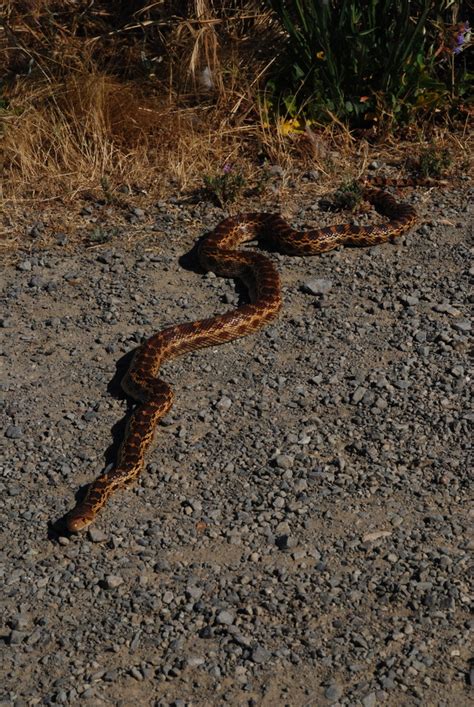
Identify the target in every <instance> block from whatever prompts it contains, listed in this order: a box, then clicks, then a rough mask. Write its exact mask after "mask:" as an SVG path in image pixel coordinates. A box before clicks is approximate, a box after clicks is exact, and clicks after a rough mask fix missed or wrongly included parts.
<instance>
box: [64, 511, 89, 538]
mask: <svg viewBox="0 0 474 707" xmlns="http://www.w3.org/2000/svg"><path fill="white" fill-rule="evenodd" d="M93 520H94V514H93V513H92V511H91V510H90V509H81V508H80V507H76V508H74V509H73V510H72V511H71V512H70V513H68V514H67V516H66V527H67V529H68V530H69V532H70V533H80V532H81V531H82V530H85V529H86V528H87V527H88V526H89V525H90V524H91V523H92V521H93Z"/></svg>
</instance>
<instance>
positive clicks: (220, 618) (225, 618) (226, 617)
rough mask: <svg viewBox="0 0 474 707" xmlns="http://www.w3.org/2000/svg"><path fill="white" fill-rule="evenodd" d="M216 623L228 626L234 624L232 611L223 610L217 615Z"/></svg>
mask: <svg viewBox="0 0 474 707" xmlns="http://www.w3.org/2000/svg"><path fill="white" fill-rule="evenodd" d="M216 621H217V623H218V624H223V625H225V626H230V625H231V624H233V623H234V614H233V612H232V611H227V610H225V609H224V610H223V611H220V612H219V613H218V614H217V617H216Z"/></svg>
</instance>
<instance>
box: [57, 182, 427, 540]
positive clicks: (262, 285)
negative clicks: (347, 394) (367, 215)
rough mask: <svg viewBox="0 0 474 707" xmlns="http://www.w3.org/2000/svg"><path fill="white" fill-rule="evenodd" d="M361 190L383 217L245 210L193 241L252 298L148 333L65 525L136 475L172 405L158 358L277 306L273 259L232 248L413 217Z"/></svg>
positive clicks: (341, 238) (319, 240)
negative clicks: (306, 223)
mask: <svg viewBox="0 0 474 707" xmlns="http://www.w3.org/2000/svg"><path fill="white" fill-rule="evenodd" d="M362 194H363V197H364V199H365V200H366V201H368V202H369V203H370V204H372V206H373V207H374V208H375V209H376V211H378V212H379V213H380V214H382V215H383V216H385V217H386V218H387V219H388V220H387V222H384V223H382V224H376V225H372V226H354V225H351V224H339V225H334V226H327V227H324V228H316V229H312V230H308V231H297V230H295V229H293V228H291V226H289V225H288V223H286V221H284V220H283V218H281V217H280V216H279V215H277V214H271V213H264V212H261V213H245V214H241V215H238V216H231V217H229V218H226V219H225V220H224V221H222V222H221V223H219V224H218V225H217V226H216V228H215V229H214V230H213V231H212V232H211V233H209V234H208V235H207V236H206V237H205V238H203V239H202V241H201V242H200V244H199V247H198V258H199V262H200V264H201V266H202V267H203V268H204V269H205V270H206V271H213V272H214V273H216V274H217V275H219V276H221V277H228V278H239V279H240V280H242V281H243V282H244V283H245V285H246V286H247V288H248V291H249V299H250V302H249V303H246V304H243V305H241V306H239V307H237V308H236V309H234V310H231V311H229V312H226V313H224V314H220V315H218V316H214V317H210V318H208V319H200V320H198V321H194V322H189V323H185V324H176V325H174V326H170V327H168V328H166V329H163V330H162V331H160V332H158V333H156V334H154V335H153V336H151V337H150V338H149V339H147V340H146V341H145V342H144V343H143V344H142V345H141V346H140V347H139V348H138V349H137V351H136V353H135V356H134V358H133V360H132V363H131V364H130V367H129V370H128V372H127V374H126V375H125V378H124V379H123V381H122V388H123V389H124V391H125V392H126V393H127V394H128V395H130V396H131V397H132V398H133V399H134V400H135V401H136V402H137V405H136V408H135V410H134V412H133V414H132V416H131V418H130V421H129V423H128V426H127V430H126V432H125V435H124V439H123V442H122V445H121V447H120V450H119V453H118V457H117V462H116V465H115V467H114V468H112V469H111V470H110V471H107V472H105V473H103V474H102V475H101V476H99V477H98V478H97V479H96V480H95V481H94V482H93V483H92V484H91V485H90V486H89V488H88V490H87V493H86V495H85V497H84V499H83V500H81V501H79V502H78V503H77V504H76V506H75V507H74V508H73V509H72V510H71V511H70V512H69V513H68V514H67V515H66V525H67V528H68V530H69V531H70V532H73V533H77V532H79V531H81V530H83V529H85V528H87V527H88V526H89V525H90V524H91V523H92V522H93V521H94V519H95V517H96V515H97V513H98V512H99V510H100V509H101V508H102V507H103V506H104V505H105V503H106V502H107V499H108V498H109V497H110V496H111V494H113V493H114V492H115V491H117V490H118V489H121V488H125V487H126V486H128V485H129V484H130V483H132V482H133V481H134V480H135V479H136V478H137V476H138V475H139V474H140V472H141V470H142V468H143V466H144V459H145V453H146V451H147V449H148V447H149V446H150V444H151V442H152V439H153V436H154V431H155V428H156V425H157V423H158V421H159V420H160V419H161V418H162V417H163V416H164V415H165V414H166V413H167V412H168V411H169V409H170V408H171V406H172V404H173V393H172V390H171V387H170V386H169V385H168V383H166V382H165V381H163V380H160V379H159V378H157V374H158V371H159V370H160V367H161V365H162V364H163V363H164V362H165V361H167V360H169V359H171V358H174V357H176V356H178V355H181V354H184V353H186V352H188V351H194V350H196V349H201V348H204V347H206V346H214V345H216V344H223V343H225V342H227V341H232V340H233V339H237V338H239V337H242V336H247V334H250V333H252V332H254V331H256V330H257V329H260V328H261V327H262V326H264V325H265V324H266V323H267V322H269V321H270V320H271V319H273V318H274V317H275V316H276V315H277V313H278V311H279V310H280V307H281V294H280V278H279V275H278V272H277V270H276V268H275V266H274V265H273V263H272V262H271V260H270V259H269V258H268V257H266V256H265V255H263V254H262V253H260V252H258V251H249V250H237V248H238V246H239V245H241V244H242V243H244V242H247V241H251V240H263V239H264V240H265V241H267V242H269V243H271V246H272V248H274V249H276V250H278V251H279V252H281V253H286V254H288V255H315V254H318V253H324V252H326V251H329V250H332V249H333V248H336V247H338V246H341V245H352V246H373V245H376V244H377V243H383V242H385V241H388V240H389V239H390V238H392V237H395V236H400V235H402V234H403V233H405V232H406V231H408V230H409V229H410V228H411V227H412V226H413V225H414V224H415V223H416V220H417V217H416V212H415V209H414V208H413V207H412V206H410V205H408V204H406V203H403V202H398V201H396V199H395V198H394V197H393V196H392V195H391V194H390V193H388V192H386V191H384V190H381V189H377V188H374V187H373V186H365V187H363V188H362Z"/></svg>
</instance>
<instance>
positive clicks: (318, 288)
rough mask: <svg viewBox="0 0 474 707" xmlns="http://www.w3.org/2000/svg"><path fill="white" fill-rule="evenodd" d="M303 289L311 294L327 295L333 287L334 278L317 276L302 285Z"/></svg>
mask: <svg viewBox="0 0 474 707" xmlns="http://www.w3.org/2000/svg"><path fill="white" fill-rule="evenodd" d="M301 289H302V291H303V292H306V293H307V294H310V295H327V293H328V292H329V291H330V290H331V289H332V280H326V279H325V278H322V277H321V278H315V279H314V280H308V282H305V283H304V285H303V286H302V288H301Z"/></svg>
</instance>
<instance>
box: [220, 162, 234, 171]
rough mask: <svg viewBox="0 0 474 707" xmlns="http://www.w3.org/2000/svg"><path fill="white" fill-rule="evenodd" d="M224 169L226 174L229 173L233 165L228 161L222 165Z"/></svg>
mask: <svg viewBox="0 0 474 707" xmlns="http://www.w3.org/2000/svg"><path fill="white" fill-rule="evenodd" d="M222 171H223V172H224V174H229V172H232V165H231V164H230V162H226V163H225V165H224V166H223V167H222Z"/></svg>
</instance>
